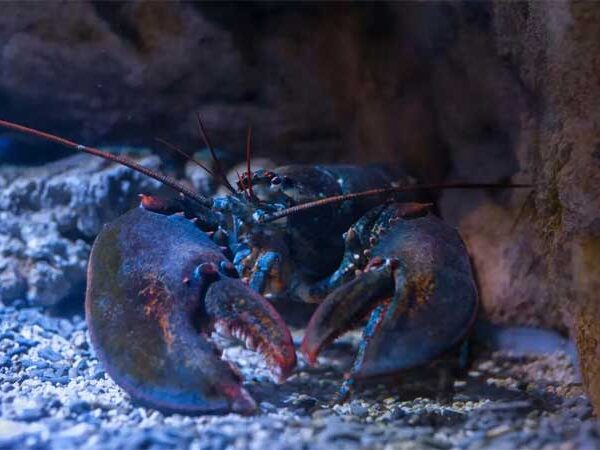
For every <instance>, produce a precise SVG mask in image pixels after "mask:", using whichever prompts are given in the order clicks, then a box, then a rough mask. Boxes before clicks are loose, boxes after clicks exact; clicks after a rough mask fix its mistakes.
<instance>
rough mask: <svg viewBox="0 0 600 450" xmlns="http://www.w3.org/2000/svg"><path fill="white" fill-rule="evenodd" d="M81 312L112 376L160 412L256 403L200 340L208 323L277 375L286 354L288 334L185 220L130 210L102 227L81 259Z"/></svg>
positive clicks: (284, 372)
mask: <svg viewBox="0 0 600 450" xmlns="http://www.w3.org/2000/svg"><path fill="white" fill-rule="evenodd" d="M86 318H87V322H88V326H89V330H90V336H91V340H92V344H93V346H94V348H95V350H96V352H97V354H98V356H99V358H100V359H101V361H102V362H103V364H104V365H105V368H106V371H107V372H108V374H109V375H110V376H111V377H112V378H113V380H114V381H115V382H116V383H117V384H118V385H120V386H121V387H122V388H123V389H124V390H125V391H127V393H128V394H129V395H130V396H131V397H132V398H133V399H134V400H136V401H138V402H139V403H142V404H145V405H147V406H150V407H153V408H156V409H158V410H161V411H163V412H167V413H182V414H224V413H227V412H231V411H233V412H237V413H242V414H248V413H252V412H253V411H255V409H256V404H255V402H254V400H253V399H252V397H251V396H250V394H249V393H248V392H247V391H246V390H245V389H244V388H243V387H242V384H241V381H242V380H241V378H240V376H239V375H238V373H237V371H236V370H235V369H234V368H233V367H232V366H230V364H229V363H227V362H226V361H223V360H222V359H221V358H220V351H219V350H218V349H217V348H216V347H215V345H214V344H213V342H212V341H211V339H210V333H211V332H212V331H213V330H215V329H217V330H219V331H221V332H228V333H230V334H232V335H233V336H235V337H238V338H240V339H241V340H242V341H244V342H245V343H246V345H247V346H248V347H250V348H253V349H256V350H258V351H259V352H260V353H261V354H262V355H263V356H264V357H265V359H266V361H267V363H268V365H269V367H270V368H271V369H272V371H273V373H274V376H275V378H276V379H277V380H278V381H281V380H283V379H285V378H286V377H287V376H289V375H290V373H291V372H292V370H293V369H294V367H295V364H296V354H295V350H294V346H293V342H292V338H291V335H290V332H289V330H288V329H287V327H286V326H285V324H284V323H283V320H282V319H281V318H280V317H279V315H278V314H277V312H276V311H275V309H274V308H273V307H272V306H271V305H270V304H269V302H268V301H266V300H265V299H264V298H263V297H262V296H260V295H259V294H257V293H256V292H254V291H252V290H251V289H250V288H249V287H248V286H246V285H245V284H244V283H242V281H241V280H239V279H237V272H236V270H235V268H234V267H233V265H232V264H231V263H230V262H229V261H228V260H227V259H226V258H225V256H224V255H223V253H222V252H221V251H220V249H219V247H218V246H217V245H216V244H214V243H213V242H212V241H211V240H210V239H209V238H208V237H207V236H206V235H205V234H204V233H202V232H201V231H199V230H198V228H197V227H195V226H194V225H193V224H192V223H191V222H190V221H188V220H187V219H184V218H182V217H178V216H165V215H161V214H155V213H152V212H148V211H144V210H143V209H137V210H133V211H130V212H129V213H127V214H125V215H124V216H122V217H120V218H119V219H117V220H116V221H114V222H113V223H111V224H109V225H107V226H106V227H105V228H104V229H103V230H102V232H101V233H100V235H99V236H98V238H97V239H96V242H95V243H94V247H93V250H92V254H91V257H90V264H89V274H88V289H87V294H86Z"/></svg>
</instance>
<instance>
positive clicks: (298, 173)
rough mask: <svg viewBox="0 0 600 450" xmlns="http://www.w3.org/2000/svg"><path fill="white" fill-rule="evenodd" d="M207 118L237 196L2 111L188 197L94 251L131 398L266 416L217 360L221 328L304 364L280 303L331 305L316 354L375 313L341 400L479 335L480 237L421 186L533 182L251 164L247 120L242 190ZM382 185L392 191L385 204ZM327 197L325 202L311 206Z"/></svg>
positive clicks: (286, 368) (306, 350) (103, 306)
mask: <svg viewBox="0 0 600 450" xmlns="http://www.w3.org/2000/svg"><path fill="white" fill-rule="evenodd" d="M198 124H199V129H200V132H201V134H202V137H203V138H204V141H205V143H206V145H207V147H208V148H209V150H210V151H211V153H212V154H213V158H214V161H215V166H216V169H215V172H216V173H213V172H212V171H210V170H209V169H208V168H206V167H204V166H203V165H202V164H201V163H199V162H197V161H195V160H194V161H195V162H196V163H197V164H199V165H201V166H202V167H203V168H204V169H205V170H207V171H208V172H209V173H211V174H212V175H214V176H216V177H217V176H218V177H220V178H221V179H222V181H223V183H224V185H225V187H226V188H227V189H228V190H229V191H230V194H229V195H226V196H224V197H219V198H208V197H205V196H203V195H201V194H199V193H197V192H194V191H192V190H190V189H189V188H188V187H187V186H185V185H182V184H181V183H179V182H178V181H177V180H174V179H172V178H169V177H166V176H164V175H162V174H160V173H156V172H154V171H152V170H149V169H147V168H145V167H143V166H140V165H139V164H137V163H136V162H135V161H132V160H130V159H128V158H125V157H122V156H117V155H112V154H108V153H106V152H103V151H101V150H98V149H95V148H92V147H87V146H83V145H80V144H77V143H75V142H72V141H69V140H67V139H64V138H61V137H58V136H54V135H51V134H48V133H44V132H41V131H39V130H35V129H31V128H28V127H24V126H22V125H18V124H15V123H12V122H7V121H2V120H0V126H2V127H5V128H9V129H11V130H16V131H19V132H23V133H27V134H31V135H34V136H37V137H41V138H44V139H47V140H50V141H53V142H56V143H59V144H61V145H64V146H67V147H69V148H72V149H75V150H78V151H81V152H85V153H89V154H92V155H95V156H99V157H102V158H105V159H108V160H111V161H114V162H117V163H120V164H123V165H126V166H128V167H130V168H132V169H134V170H137V171H139V172H142V173H144V174H146V175H148V176H150V177H152V178H155V179H157V180H159V181H161V182H162V183H164V184H165V185H167V186H170V187H171V188H173V189H174V190H176V191H177V192H179V193H180V198H176V199H171V200H166V199H162V198H157V197H151V196H144V195H142V196H141V198H142V199H141V205H140V206H141V208H138V209H135V210H132V211H130V212H128V213H126V214H125V215H123V216H121V217H120V218H118V219H117V220H115V221H114V222H112V223H110V224H108V225H106V226H105V227H104V229H103V230H102V231H101V232H100V234H99V235H98V237H97V238H96V241H95V242H94V245H93V248H92V252H91V255H90V262H89V266H88V283H87V292H86V320H87V323H88V327H89V331H90V337H91V340H92V344H93V346H94V348H95V349H96V352H97V353H98V355H99V357H100V359H101V360H102V362H103V363H104V365H105V367H106V370H107V372H108V374H109V375H110V376H111V377H112V378H113V379H114V380H115V382H116V383H117V384H119V385H120V386H121V387H122V388H123V389H124V390H125V391H127V392H128V393H129V394H130V396H131V397H132V398H133V399H135V400H137V401H139V402H140V403H142V404H146V405H148V406H151V407H153V408H156V409H159V410H162V411H167V412H179V413H186V414H207V413H224V412H228V411H234V412H239V413H251V412H253V411H254V410H255V408H256V405H255V403H254V401H253V399H252V398H251V397H250V395H249V394H248V393H247V392H246V391H245V390H244V389H243V387H242V386H241V379H240V376H239V375H238V374H237V372H236V370H235V369H234V368H233V367H232V366H230V365H229V364H227V363H225V362H224V361H222V360H221V359H220V358H219V350H218V349H217V348H216V346H215V345H214V344H213V343H212V342H211V340H210V333H211V332H212V331H213V330H217V331H218V332H220V333H223V334H229V335H232V336H234V337H237V338H239V339H241V340H242V341H243V342H245V344H246V346H247V347H249V348H251V349H256V350H257V351H258V352H259V353H261V354H262V355H263V356H264V357H265V359H266V360H267V363H268V366H269V367H270V368H271V370H272V372H273V375H274V378H275V379H276V380H277V381H283V380H285V378H286V377H287V376H289V375H290V374H291V373H292V371H293V369H294V367H295V365H296V354H295V349H294V345H293V342H292V338H291V335H290V332H289V330H288V328H287V326H286V324H285V323H284V321H283V319H282V318H281V316H280V315H279V313H278V312H277V311H276V309H275V308H274V307H273V306H272V304H271V303H270V302H269V301H268V300H267V299H269V300H271V302H273V303H274V304H277V303H281V302H286V301H290V299H291V301H293V300H301V301H303V302H309V303H314V304H316V305H318V306H317V307H316V311H315V312H314V314H313V315H312V317H311V319H310V322H309V324H308V327H307V330H306V333H305V336H304V339H303V341H302V344H301V352H302V353H303V355H304V356H305V358H306V359H307V360H308V361H309V363H311V364H314V363H315V362H316V360H317V356H318V354H319V353H320V352H321V351H322V350H323V349H324V348H325V347H326V346H327V345H328V344H330V343H331V342H333V340H334V339H335V338H336V337H338V336H339V335H340V334H342V333H343V332H345V331H347V330H348V329H350V328H351V327H353V326H355V325H356V324H359V323H361V321H363V320H364V319H365V318H366V319H367V321H366V325H365V326H364V330H363V339H362V341H361V343H360V345H359V350H358V354H357V356H356V359H355V362H354V364H353V367H352V370H351V372H350V373H349V374H348V375H347V377H346V381H345V382H344V383H343V385H342V388H341V389H340V394H341V396H342V398H344V397H345V396H347V394H348V393H349V392H350V390H351V388H352V386H353V384H354V381H355V380H356V379H364V378H369V377H371V376H379V375H385V374H392V373H396V372H398V371H401V370H404V369H407V368H411V367H416V366H419V365H422V364H425V363H427V362H428V361H430V360H432V359H434V358H436V357H437V356H439V355H441V354H443V353H444V352H446V351H448V350H449V349H451V348H453V347H454V346H455V345H457V344H458V343H460V341H461V340H462V339H463V338H464V337H465V336H466V335H467V333H468V331H469V328H470V326H471V324H472V323H473V319H474V317H475V315H476V312H477V308H478V297H477V290H476V287H475V282H474V280H473V275H472V270H471V266H470V263H469V258H468V254H467V251H466V248H465V246H464V244H463V242H462V240H461V238H460V236H459V235H458V233H457V232H456V231H455V230H454V229H452V228H451V227H450V226H449V225H447V224H446V223H445V222H443V221H442V220H441V219H439V218H438V217H437V216H435V215H434V214H433V213H432V212H431V211H430V208H431V204H430V203H427V202H424V201H423V197H422V196H418V195H416V194H415V193H418V192H423V191H424V190H426V189H440V188H443V189H448V188H459V189H462V188H473V187H475V188H482V187H489V188H498V187H500V188H506V187H522V186H526V185H517V184H512V185H497V184H477V185H475V184H464V183H455V184H432V185H418V184H415V181H414V180H413V179H411V178H410V177H409V176H408V175H407V174H406V173H403V172H400V173H399V172H392V171H390V170H389V169H385V168H382V167H378V166H372V167H366V168H365V167H363V168H359V167H355V166H302V165H296V166H286V167H282V168H279V169H275V170H273V171H264V170H260V171H256V172H252V171H251V168H250V141H251V133H250V132H249V134H248V140H247V147H246V155H247V161H248V167H247V171H246V173H245V174H244V175H243V176H239V175H238V177H239V178H238V182H237V189H236V188H234V187H233V186H232V185H231V184H230V183H229V182H228V181H227V178H226V176H225V173H224V171H223V169H222V167H220V164H219V161H218V159H217V158H216V156H214V151H213V149H212V146H211V145H210V141H209V140H208V136H207V135H206V132H205V130H204V127H203V124H202V122H201V120H200V118H199V117H198ZM177 151H179V152H182V151H180V150H178V149H177ZM381 196H386V198H388V201H387V202H386V203H384V204H381V201H380V200H379V198H380V197H381ZM315 208H316V209H317V210H318V214H313V213H311V211H312V210H314V209H315ZM340 261H341V263H340ZM338 264H339V267H337V269H336V266H337V265H338ZM441 317H443V318H444V320H443V321H442V320H433V318H438V319H439V318H441Z"/></svg>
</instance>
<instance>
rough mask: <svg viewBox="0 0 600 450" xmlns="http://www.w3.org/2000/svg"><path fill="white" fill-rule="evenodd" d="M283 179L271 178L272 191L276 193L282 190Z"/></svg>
mask: <svg viewBox="0 0 600 450" xmlns="http://www.w3.org/2000/svg"><path fill="white" fill-rule="evenodd" d="M281 181H282V180H281V178H279V177H273V178H271V189H272V190H274V191H278V190H280V189H281Z"/></svg>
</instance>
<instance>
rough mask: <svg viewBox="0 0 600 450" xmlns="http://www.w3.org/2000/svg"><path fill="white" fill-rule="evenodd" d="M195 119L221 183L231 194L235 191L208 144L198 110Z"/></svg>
mask: <svg viewBox="0 0 600 450" xmlns="http://www.w3.org/2000/svg"><path fill="white" fill-rule="evenodd" d="M196 119H197V122H198V129H199V130H200V136H202V140H203V141H204V145H206V146H207V147H208V150H209V151H210V155H211V156H212V159H213V160H214V162H215V169H216V171H217V173H218V174H219V176H220V177H221V180H222V181H223V184H224V185H225V187H226V188H227V189H228V190H229V191H230V192H231V193H232V194H235V193H236V191H235V189H234V188H233V186H232V185H231V183H230V182H229V180H228V179H227V175H226V174H225V171H224V170H223V166H221V161H219V158H217V155H216V153H215V151H214V149H213V146H212V145H210V141H209V140H208V134H207V133H206V130H205V129H204V124H203V123H202V118H201V117H200V113H199V112H196Z"/></svg>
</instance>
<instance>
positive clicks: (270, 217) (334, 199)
mask: <svg viewBox="0 0 600 450" xmlns="http://www.w3.org/2000/svg"><path fill="white" fill-rule="evenodd" d="M530 187H531V185H530V184H496V183H435V184H415V185H411V186H397V187H389V188H379V189H370V190H368V191H362V192H354V193H351V194H343V195H334V196H331V197H327V198H322V199H319V200H315V201H312V202H307V203H303V204H301V205H296V206H292V207H290V208H286V209H282V210H280V211H276V212H274V213H271V214H265V215H264V216H262V217H259V219H258V222H260V223H267V222H272V221H274V220H277V219H281V218H282V217H286V216H289V215H291V214H297V213H299V212H301V211H306V210H307V209H312V208H318V207H320V206H325V205H329V204H331V203H339V202H343V201H346V200H353V199H355V198H363V197H374V196H377V195H385V194H393V193H397V192H412V191H421V190H441V189H510V188H530Z"/></svg>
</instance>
